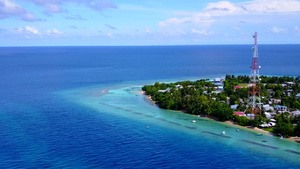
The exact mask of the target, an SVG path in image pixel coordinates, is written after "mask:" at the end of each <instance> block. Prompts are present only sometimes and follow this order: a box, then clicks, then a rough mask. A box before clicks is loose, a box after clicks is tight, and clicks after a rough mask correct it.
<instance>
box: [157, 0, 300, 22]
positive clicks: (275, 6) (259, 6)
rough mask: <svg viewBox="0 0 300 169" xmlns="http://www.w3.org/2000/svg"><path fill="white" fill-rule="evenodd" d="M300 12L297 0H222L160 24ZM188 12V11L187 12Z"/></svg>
mask: <svg viewBox="0 0 300 169" xmlns="http://www.w3.org/2000/svg"><path fill="white" fill-rule="evenodd" d="M290 12H300V1H297V0H254V1H248V2H243V3H231V2H229V1H220V2H216V3H209V4H208V5H207V7H206V8H204V9H203V10H202V12H199V13H196V14H195V13H191V14H190V15H189V16H187V17H183V18H170V19H167V20H165V21H161V22H159V23H158V24H159V26H166V25H172V24H183V23H187V22H193V23H199V22H213V21H214V20H213V19H212V18H213V17H218V16H226V15H258V14H265V13H290ZM185 14H188V13H185Z"/></svg>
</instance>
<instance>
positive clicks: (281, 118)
mask: <svg viewBox="0 0 300 169" xmlns="http://www.w3.org/2000/svg"><path fill="white" fill-rule="evenodd" d="M260 78H261V79H260V83H259V84H258V85H259V86H260V97H261V100H260V104H261V105H260V107H261V109H260V112H259V113H255V114H253V113H252V112H251V110H250V109H249V105H248V103H249V102H248V99H249V93H250V92H249V91H251V84H248V83H249V81H250V77H249V76H242V75H239V76H235V75H226V76H225V79H221V78H215V79H214V80H209V79H201V80H196V81H182V82H176V83H159V82H156V83H155V84H154V85H145V86H143V87H142V90H143V91H144V92H145V94H146V95H148V96H149V98H150V99H151V100H152V101H153V102H155V103H156V104H157V105H158V106H159V107H160V108H163V109H169V110H179V111H182V112H184V113H188V114H193V115H199V116H209V117H213V118H214V119H216V120H219V121H227V120H232V121H234V122H235V123H237V124H238V125H241V126H252V127H259V128H263V129H264V130H266V131H270V132H273V133H274V134H276V135H280V136H284V137H290V136H300V111H299V109H300V76H298V77H296V78H295V77H289V76H283V77H275V76H274V77H268V76H261V77H260Z"/></svg>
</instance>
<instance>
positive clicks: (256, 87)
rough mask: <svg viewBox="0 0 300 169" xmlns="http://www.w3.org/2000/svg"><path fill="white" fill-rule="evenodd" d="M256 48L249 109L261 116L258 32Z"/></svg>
mask: <svg viewBox="0 0 300 169" xmlns="http://www.w3.org/2000/svg"><path fill="white" fill-rule="evenodd" d="M253 38H254V46H253V58H252V65H251V66H250V68H251V74H250V85H249V86H250V87H249V95H248V108H249V109H250V111H251V113H252V114H261V98H260V77H259V69H260V66H259V64H258V48H257V32H255V34H254V35H253Z"/></svg>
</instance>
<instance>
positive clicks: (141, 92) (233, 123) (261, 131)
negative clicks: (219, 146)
mask: <svg viewBox="0 0 300 169" xmlns="http://www.w3.org/2000/svg"><path fill="white" fill-rule="evenodd" d="M139 93H140V94H141V95H145V96H146V97H147V98H148V100H149V101H151V103H153V105H155V106H158V105H157V104H156V103H155V101H153V100H152V98H151V96H150V95H146V93H145V91H142V90H141V91H139ZM172 111H177V112H180V113H185V112H184V111H183V110H172ZM185 114H188V113H185ZM189 115H192V116H196V117H202V118H207V119H211V120H214V121H216V122H219V123H223V124H226V125H229V126H231V127H237V128H240V129H245V130H249V131H254V132H257V133H262V134H267V135H269V136H274V137H276V136H275V135H274V133H272V132H269V131H265V130H263V129H260V128H258V127H251V126H241V125H238V124H237V123H236V122H234V121H232V120H227V121H219V120H218V119H217V118H216V117H213V116H210V115H204V114H201V115H194V114H189ZM284 139H286V140H289V141H293V142H296V143H300V137H297V136H296V137H287V138H284Z"/></svg>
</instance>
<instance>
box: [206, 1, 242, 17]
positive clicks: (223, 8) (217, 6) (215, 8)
mask: <svg viewBox="0 0 300 169" xmlns="http://www.w3.org/2000/svg"><path fill="white" fill-rule="evenodd" d="M204 11H205V12H208V13H210V14H211V15H212V16H221V15H230V14H245V13H246V9H245V8H244V7H243V6H239V5H237V4H234V3H231V2H228V1H221V2H217V3H209V4H208V6H207V7H206V8H205V9H204Z"/></svg>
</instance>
